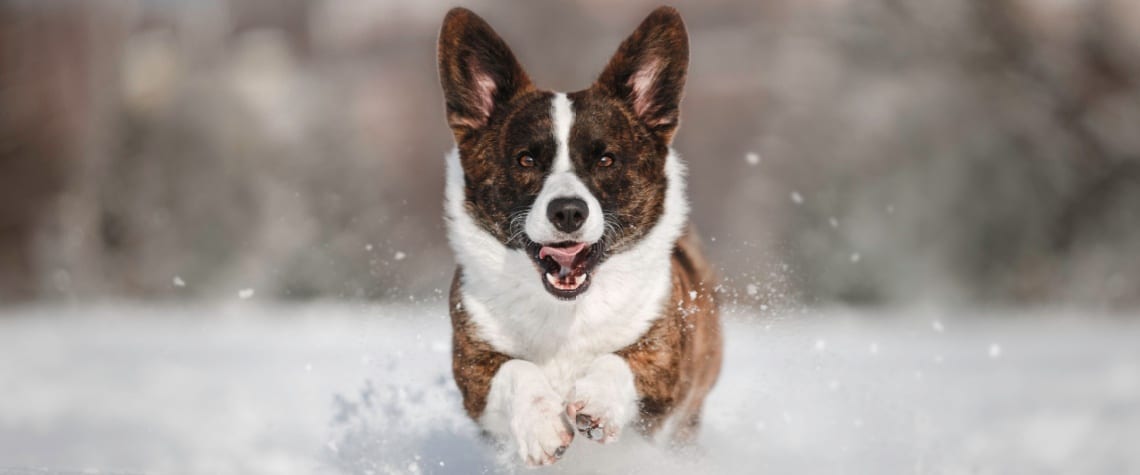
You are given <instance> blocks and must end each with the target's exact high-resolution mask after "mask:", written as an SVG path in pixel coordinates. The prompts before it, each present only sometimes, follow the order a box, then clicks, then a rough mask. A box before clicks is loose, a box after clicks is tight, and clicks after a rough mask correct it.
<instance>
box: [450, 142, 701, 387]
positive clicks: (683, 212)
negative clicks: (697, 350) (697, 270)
mask: <svg viewBox="0 0 1140 475" xmlns="http://www.w3.org/2000/svg"><path fill="white" fill-rule="evenodd" d="M447 165H448V166H447V168H448V173H447V190H446V200H447V203H446V215H447V219H448V238H449V240H450V241H451V246H452V248H453V250H454V251H455V255H456V259H457V260H458V262H459V265H460V266H461V267H462V269H463V275H462V277H461V278H462V281H461V282H462V286H461V288H462V290H461V291H462V294H463V299H462V302H463V305H464V307H465V308H464V309H465V310H466V311H467V313H468V315H470V317H471V318H472V321H473V322H474V323H475V324H476V327H478V329H479V337H480V338H481V339H483V340H484V341H486V342H488V343H489V344H491V345H492V346H493V347H495V348H496V349H497V350H498V351H501V352H503V353H505V354H507V355H510V356H512V357H514V358H518V359H524V360H527V361H530V362H532V363H534V364H536V365H538V366H539V367H540V368H542V370H543V372H544V373H545V374H546V376H547V378H548V380H549V382H550V384H551V386H552V387H553V388H554V390H555V391H556V392H558V393H561V394H565V393H566V392H567V391H569V390H570V387H571V385H572V383H573V381H574V380H575V379H576V378H577V377H578V376H580V374H581V372H582V371H584V370H585V368H586V367H587V365H589V364H590V362H591V361H593V360H594V358H596V357H597V356H599V355H602V354H605V353H610V352H614V351H617V350H619V349H621V348H623V347H625V346H627V345H629V344H631V343H633V342H635V341H636V340H637V339H638V338H639V337H640V336H641V335H643V334H644V333H645V331H646V330H648V329H649V326H650V325H651V324H652V323H653V321H654V320H655V319H656V318H657V317H658V316H659V315H660V314H661V310H662V309H663V306H664V304H665V300H666V298H667V297H668V294H669V291H670V289H671V275H670V266H671V261H670V259H671V254H672V249H673V246H674V245H675V243H676V241H677V239H678V237H679V236H680V234H681V231H682V229H683V227H684V225H685V222H686V219H687V215H688V203H687V202H686V201H685V198H684V166H683V165H682V164H681V162H680V159H679V158H678V157H677V156H676V154H675V153H670V154H669V156H668V158H667V160H666V165H665V171H666V177H667V179H668V181H669V182H668V184H667V187H666V192H665V210H664V214H663V215H662V216H661V218H660V219H659V220H658V222H657V224H655V225H654V227H653V229H652V230H650V232H649V233H647V234H646V236H645V237H644V238H643V239H642V240H641V241H640V242H638V243H637V244H636V245H635V246H633V248H631V249H629V250H627V251H625V252H622V253H620V254H616V255H613V256H610V257H609V258H608V259H607V260H606V261H605V262H603V263H601V264H600V265H599V266H598V268H597V269H595V271H594V272H593V273H592V275H591V279H593V281H592V282H591V284H590V288H589V289H588V290H587V291H586V292H585V293H583V294H582V295H580V296H579V297H578V298H577V299H575V300H574V301H569V302H566V301H560V300H558V299H556V298H555V297H554V296H552V295H550V294H549V293H548V292H547V291H546V290H545V288H544V287H543V285H542V282H541V280H540V276H539V274H538V272H537V270H536V269H535V267H534V265H533V264H532V263H531V261H530V258H529V257H527V256H526V255H525V254H524V253H523V252H522V251H519V250H515V249H510V248H508V247H506V246H504V245H503V244H502V243H500V242H499V241H498V240H497V239H495V238H494V236H492V235H491V234H490V233H488V232H486V231H485V230H483V229H482V228H481V227H479V226H478V225H477V224H476V223H475V222H474V220H473V219H472V218H471V216H470V215H469V214H468V213H467V212H466V210H465V209H464V194H463V193H464V192H463V170H462V167H461V166H460V163H459V154H458V151H453V152H452V153H451V154H449V156H448V159H447Z"/></svg>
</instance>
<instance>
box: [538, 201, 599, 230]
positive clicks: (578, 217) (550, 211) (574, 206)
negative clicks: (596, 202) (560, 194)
mask: <svg viewBox="0 0 1140 475" xmlns="http://www.w3.org/2000/svg"><path fill="white" fill-rule="evenodd" d="M589 215H590V210H589V208H587V207H586V202H585V201H583V200H581V199H579V198H555V199H553V200H550V205H549V206H547V207H546V218H547V219H549V220H550V222H551V223H554V227H555V228H558V230H559V231H562V232H564V233H572V232H574V231H577V230H578V228H581V227H582V223H584V222H586V216H589Z"/></svg>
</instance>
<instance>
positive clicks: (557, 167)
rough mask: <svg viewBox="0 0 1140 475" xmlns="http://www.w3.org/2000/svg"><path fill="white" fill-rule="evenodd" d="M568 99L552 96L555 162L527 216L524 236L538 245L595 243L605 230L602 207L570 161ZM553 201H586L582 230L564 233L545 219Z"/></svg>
mask: <svg viewBox="0 0 1140 475" xmlns="http://www.w3.org/2000/svg"><path fill="white" fill-rule="evenodd" d="M572 106H573V104H572V103H571V102H570V98H568V97H566V94H564V93H556V94H554V99H553V100H552V101H551V106H550V118H551V119H552V122H553V128H554V130H553V132H554V144H555V152H554V163H552V164H551V166H550V173H549V174H548V175H547V176H546V181H544V182H543V184H542V190H541V191H540V192H539V193H538V198H536V199H535V200H534V205H532V206H531V210H530V213H528V214H527V219H526V234H527V237H529V238H530V240H532V241H534V242H537V243H551V242H560V241H579V242H588V243H594V242H596V241H598V240H599V239H601V238H602V233H603V231H604V230H605V224H604V220H603V219H602V205H601V203H599V202H598V199H597V198H595V197H594V195H593V193H590V190H589V188H587V187H586V184H585V183H582V180H581V179H580V178H578V175H576V174H575V173H574V164H573V162H572V161H571V160H570V130H571V129H572V128H573V127H574V109H573V107H572ZM556 198H579V199H582V200H583V201H585V202H586V208H587V209H588V210H589V214H588V216H586V222H584V223H582V228H581V229H579V230H577V231H575V232H572V233H564V232H562V231H559V230H558V229H556V228H555V227H554V224H553V223H551V222H550V220H549V219H547V217H546V207H547V206H549V205H550V201H551V200H553V199H556Z"/></svg>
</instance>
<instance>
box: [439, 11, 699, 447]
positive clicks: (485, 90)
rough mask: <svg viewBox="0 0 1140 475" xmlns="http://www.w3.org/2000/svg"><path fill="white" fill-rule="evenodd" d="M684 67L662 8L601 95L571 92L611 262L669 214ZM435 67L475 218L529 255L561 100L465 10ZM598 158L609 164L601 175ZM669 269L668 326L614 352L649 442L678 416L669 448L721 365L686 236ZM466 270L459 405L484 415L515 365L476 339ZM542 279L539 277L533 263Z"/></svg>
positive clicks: (455, 296) (581, 163)
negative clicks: (529, 223)
mask: <svg viewBox="0 0 1140 475" xmlns="http://www.w3.org/2000/svg"><path fill="white" fill-rule="evenodd" d="M687 65H688V37H687V34H686V33H685V28H684V24H683V23H682V21H681V17H680V15H679V14H678V13H677V12H676V10H673V9H672V8H668V7H662V8H659V9H657V10H655V11H654V12H653V13H652V14H650V15H649V17H647V18H646V19H645V21H643V22H642V24H641V26H639V27H638V28H637V30H636V31H635V32H634V33H633V34H632V35H631V36H630V37H629V38H628V39H626V40H625V41H624V42H623V43H622V44H621V46H620V47H619V48H618V51H617V52H616V53H615V54H614V56H613V58H612V59H611V60H610V62H609V64H608V65H607V66H606V68H605V70H604V72H603V73H602V74H601V75H600V76H599V77H598V80H597V82H595V83H594V85H593V86H592V87H590V88H589V89H586V90H583V91H578V92H574V93H570V94H568V95H567V97H568V98H569V99H570V102H571V104H572V108H573V113H574V117H575V121H574V125H573V127H572V129H571V131H570V138H569V143H568V144H567V145H568V149H569V154H570V160H571V162H572V165H573V169H574V171H575V173H576V174H577V175H578V177H579V178H580V179H581V180H582V182H583V183H584V184H585V185H586V187H587V188H588V189H589V191H590V193H591V194H592V195H593V196H594V197H596V198H597V199H598V202H599V204H600V205H601V208H602V211H603V213H604V214H605V217H606V220H607V223H608V224H610V225H612V226H610V227H609V228H608V230H607V231H606V233H605V234H604V235H603V237H602V240H603V241H604V246H603V249H604V251H603V252H604V253H605V254H608V255H612V254H614V253H620V252H622V251H625V250H627V249H628V248H629V247H631V246H633V245H634V244H636V243H637V242H639V241H640V240H641V239H642V238H644V237H645V235H646V234H647V233H649V231H650V230H651V229H652V228H653V226H654V225H656V224H657V221H658V220H659V219H660V217H661V216H662V214H663V213H664V208H665V191H666V188H667V185H668V181H667V178H666V174H665V162H666V158H667V156H668V154H669V144H670V142H671V141H672V138H673V134H674V132H675V131H676V129H677V126H678V125H679V118H680V115H679V103H680V100H681V91H682V89H683V86H684V82H685V70H686V67H687ZM439 70H440V81H441V83H442V86H443V89H444V96H445V98H446V107H447V114H448V123H449V124H450V125H451V128H452V131H453V132H454V135H455V140H456V143H457V145H458V149H459V160H460V165H461V166H462V168H463V172H464V178H465V182H464V194H465V203H464V204H465V207H466V211H467V213H468V214H469V215H471V217H472V218H473V219H474V221H475V222H476V223H479V225H480V226H481V227H483V228H484V229H485V230H486V231H487V232H489V233H491V234H492V235H493V236H495V237H496V238H497V239H498V240H499V241H500V242H502V243H503V245H505V246H508V247H511V248H514V249H522V248H526V247H527V246H528V245H531V244H533V243H529V242H528V241H527V239H528V238H527V237H526V236H525V233H521V232H518V231H519V230H518V229H516V228H515V226H517V224H516V223H517V220H515V219H513V218H515V217H517V216H518V215H517V213H519V212H520V211H525V210H527V209H529V208H530V207H531V206H532V205H533V203H534V201H535V199H536V197H537V195H538V193H539V191H540V189H541V187H542V184H543V182H544V180H545V178H546V176H547V171H548V170H549V169H550V168H551V166H552V164H553V162H554V157H555V154H556V144H555V138H554V136H553V130H552V125H553V124H552V119H551V117H550V113H551V108H552V100H553V98H554V95H553V93H550V92H546V91H541V90H538V89H536V88H534V86H533V85H532V84H531V82H530V79H529V78H528V77H527V75H526V73H525V72H523V70H522V68H521V66H519V64H518V62H517V60H516V59H515V57H514V55H513V54H512V53H511V52H510V49H509V48H508V47H507V45H506V43H505V42H504V41H503V40H502V39H501V38H499V36H498V35H497V34H496V33H495V32H494V30H492V29H491V27H490V26H489V25H487V23H486V22H484V21H483V20H482V19H480V18H479V17H478V16H477V15H475V14H474V13H471V12H470V11H467V10H465V9H461V8H459V9H454V10H452V11H451V12H450V13H448V15H447V18H446V19H445V20H444V27H443V30H442V32H441V34H440V42H439ZM521 155H527V156H530V157H531V158H533V159H534V160H533V166H528V167H522V166H519V163H518V159H519V157H520V156H521ZM603 156H607V157H611V158H613V162H612V164H610V165H609V166H601V165H599V159H600V158H601V157H603ZM600 260H601V261H604V260H605V257H604V256H603V257H602V258H601V259H600ZM599 265H601V264H599ZM601 269H602V270H601V272H604V267H601ZM671 273H672V291H671V293H670V295H669V297H668V300H667V301H666V302H664V303H663V307H662V309H661V314H660V317H659V318H658V319H657V320H655V321H654V323H653V324H652V325H651V327H650V329H649V330H648V331H646V333H645V334H644V335H642V336H641V337H640V338H639V339H638V340H637V341H636V342H634V343H632V344H630V345H629V346H627V347H625V348H623V349H621V350H619V351H617V352H616V353H617V354H618V355H619V356H621V357H622V358H623V359H625V361H626V362H627V363H628V365H629V367H630V370H631V371H632V372H633V375H634V385H635V387H636V390H637V393H638V399H639V400H638V408H639V415H638V417H637V418H636V419H635V421H634V422H633V425H634V427H636V428H638V429H639V430H640V431H641V432H642V433H644V434H646V435H652V434H655V433H656V432H657V431H659V430H660V429H661V427H662V425H663V423H664V421H665V420H666V419H667V418H671V417H672V418H675V419H673V420H676V421H677V422H678V424H679V425H678V426H677V428H676V432H675V433H674V436H675V438H674V440H675V441H677V442H685V441H688V440H689V439H691V438H692V436H693V435H694V434H695V430H696V428H697V424H698V422H699V418H700V410H701V405H702V404H703V402H704V398H705V396H706V395H707V394H708V392H709V390H711V388H712V386H713V384H714V383H715V382H716V378H717V375H718V374H719V372H720V363H721V334H720V323H719V316H718V312H717V304H716V298H715V295H714V293H713V286H714V283H713V278H712V276H711V272H710V271H709V266H708V264H707V263H706V262H705V260H704V257H703V256H702V255H701V253H700V250H699V249H698V246H697V240H696V238H695V236H694V235H693V233H692V232H691V231H690V232H688V233H686V234H685V235H684V236H682V237H681V238H680V239H679V240H678V241H677V243H676V245H675V247H674V251H673V254H672V269H671ZM462 274H463V270H462V269H458V270H457V271H456V274H455V279H454V281H453V282H452V288H451V300H450V303H451V321H452V327H453V331H454V337H453V345H454V348H453V359H452V369H453V373H454V376H455V381H456V384H457V385H458V386H459V390H460V392H461V393H462V394H463V404H464V408H465V409H466V410H467V413H468V415H470V416H471V417H472V418H473V419H479V418H480V416H482V414H483V411H484V409H485V407H486V404H487V394H488V392H489V391H490V390H491V381H492V379H493V378H494V376H495V374H496V373H497V372H498V370H499V368H500V367H501V366H502V365H503V363H505V362H507V361H509V360H510V359H511V358H512V356H511V355H507V354H504V353H501V352H499V351H498V350H496V349H495V348H494V347H492V346H491V345H490V344H488V343H487V342H485V341H483V340H481V339H480V338H479V336H478V334H479V332H478V330H479V329H478V328H477V327H476V326H475V323H474V322H473V321H472V320H471V318H470V316H469V315H468V314H467V312H466V310H465V309H464V308H463V303H462V280H463V276H462ZM535 274H536V275H535V278H539V279H541V278H543V277H542V271H541V270H540V269H538V268H537V267H536V273H535ZM694 292H695V293H694ZM690 294H692V295H695V297H691V296H690Z"/></svg>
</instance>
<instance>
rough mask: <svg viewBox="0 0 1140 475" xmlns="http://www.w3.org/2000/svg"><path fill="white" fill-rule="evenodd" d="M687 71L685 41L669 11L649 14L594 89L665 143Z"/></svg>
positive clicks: (679, 22)
mask: <svg viewBox="0 0 1140 475" xmlns="http://www.w3.org/2000/svg"><path fill="white" fill-rule="evenodd" d="M688 66H689V35H688V33H687V32H686V31H685V23H684V21H683V20H681V14H680V13H678V12H677V10H675V9H674V8H672V7H659V8H657V9H656V10H653V13H650V14H649V16H648V17H646V18H645V20H644V21H642V22H641V25H640V26H638V27H637V30H634V32H633V34H632V35H630V36H629V38H626V40H625V41H624V42H622V44H621V46H620V47H618V50H617V52H616V53H614V56H613V58H612V59H610V62H609V65H607V66H606V69H605V71H603V72H602V75H601V76H599V77H598V80H597V83H596V84H595V86H596V87H599V88H601V89H602V90H603V91H606V92H607V93H609V94H611V95H613V96H614V97H617V98H618V99H621V100H624V101H626V103H627V104H628V105H629V106H630V107H631V108H632V109H633V111H634V113H635V114H636V115H637V117H638V118H639V119H641V121H642V123H644V124H645V125H646V126H647V127H648V128H649V129H650V130H652V131H653V133H654V134H656V135H657V136H658V137H660V138H661V139H662V140H664V141H665V143H669V142H671V141H672V139H673V133H674V132H675V131H676V130H677V126H678V124H679V123H680V118H681V113H680V103H681V94H682V90H683V89H684V87H685V73H686V70H687V69H688Z"/></svg>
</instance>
